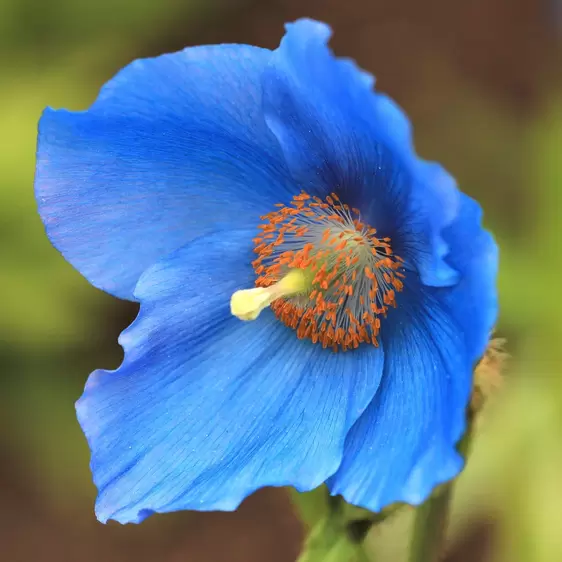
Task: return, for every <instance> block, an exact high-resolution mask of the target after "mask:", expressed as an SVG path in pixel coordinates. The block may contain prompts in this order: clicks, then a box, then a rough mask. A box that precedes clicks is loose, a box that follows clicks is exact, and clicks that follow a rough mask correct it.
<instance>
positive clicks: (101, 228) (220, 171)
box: [35, 45, 298, 299]
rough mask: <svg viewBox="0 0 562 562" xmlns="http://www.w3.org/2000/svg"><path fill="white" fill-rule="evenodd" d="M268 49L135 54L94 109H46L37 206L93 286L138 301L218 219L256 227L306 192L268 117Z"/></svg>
mask: <svg viewBox="0 0 562 562" xmlns="http://www.w3.org/2000/svg"><path fill="white" fill-rule="evenodd" d="M269 57H270V51H267V50H265V49H259V48H257V47H250V46H245V45H219V46H209V47H194V48H189V49H185V50H184V51H181V52H178V53H174V54H169V55H163V56H161V57H157V58H153V59H146V60H138V61H136V62H134V63H132V64H131V65H129V66H127V67H126V68H125V69H123V70H122V71H121V72H120V73H118V74H117V76H116V77H115V78H113V79H112V80H110V81H109V82H108V84H106V85H105V86H104V88H103V89H102V90H101V92H100V95H99V97H98V99H97V101H96V102H95V103H94V104H93V105H92V107H91V108H90V109H89V110H87V111H84V112H69V111H65V110H59V111H54V110H52V109H47V110H46V111H45V113H44V114H43V117H42V118H41V121H40V124H39V139H38V150H37V172H36V182H35V185H36V196H37V201H38V205H39V212H40V214H41V217H42V219H43V221H44V223H45V226H46V229H47V233H48V235H49V237H50V239H51V241H52V242H53V244H54V245H55V246H56V247H57V248H58V249H59V250H60V251H61V252H62V253H63V255H64V256H65V257H66V259H67V260H68V261H69V262H70V263H72V264H73V265H74V266H75V267H76V268H77V269H78V270H79V271H80V272H81V273H82V274H83V275H84V276H85V277H86V278H87V279H88V280H89V281H90V282H91V283H92V284H94V285H95V286H97V287H99V288H101V289H104V290H105V291H108V292H110V293H112V294H114V295H117V296H119V297H123V298H128V299H131V298H133V297H132V292H133V289H134V286H135V284H136V282H137V280H138V278H139V276H140V274H141V273H142V272H143V271H144V270H145V269H146V268H147V267H148V266H149V265H151V264H152V263H154V262H155V261H157V260H158V259H160V258H162V257H164V256H165V255H166V254H168V253H169V252H170V251H172V250H174V249H176V248H178V247H180V246H182V245H183V244H184V243H186V242H187V241H188V240H190V239H192V238H193V237H194V236H197V235H200V234H203V233H205V232H208V231H210V230H212V229H214V228H217V227H224V228H226V227H244V226H245V225H254V224H255V223H256V220H257V218H258V217H259V215H260V214H263V213H265V212H268V211H269V210H270V209H271V206H272V204H273V203H274V202H277V201H279V200H281V199H287V198H288V199H290V196H291V195H292V194H293V193H296V192H298V188H297V187H296V186H294V185H293V184H292V183H291V181H290V180H289V179H288V173H287V170H286V166H285V163H284V161H283V157H282V154H281V153H280V151H279V148H278V144H277V141H276V139H275V138H274V136H273V135H272V134H271V133H270V131H269V129H268V127H267V126H266V124H265V122H264V120H263V116H262V111H261V83H260V78H261V74H262V72H263V69H264V68H265V65H266V64H267V62H268V60H269Z"/></svg>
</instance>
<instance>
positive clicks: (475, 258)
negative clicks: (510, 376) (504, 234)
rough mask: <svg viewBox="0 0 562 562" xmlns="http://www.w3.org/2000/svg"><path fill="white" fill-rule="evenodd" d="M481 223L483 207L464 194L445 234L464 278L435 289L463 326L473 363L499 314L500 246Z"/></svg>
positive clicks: (451, 258) (453, 260) (451, 259)
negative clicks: (452, 285) (455, 215)
mask: <svg viewBox="0 0 562 562" xmlns="http://www.w3.org/2000/svg"><path fill="white" fill-rule="evenodd" d="M481 222H482V210H481V209H480V206H479V205H478V203H476V201H474V200H473V199H471V198H470V197H468V196H467V195H464V194H463V195H462V198H461V208H460V212H459V216H458V218H457V220H456V221H455V222H454V223H453V224H452V225H451V226H450V227H449V228H448V229H447V230H445V232H444V233H443V237H444V239H445V240H446V242H447V243H448V245H449V247H450V253H449V255H448V256H447V261H448V262H449V263H450V264H451V266H452V267H454V268H455V269H456V270H457V271H458V272H459V273H460V275H461V278H460V281H459V283H458V284H457V285H455V286H454V287H452V288H450V289H437V290H435V295H436V297H437V298H439V299H441V300H442V301H443V302H444V304H445V305H446V306H447V307H448V309H449V311H450V314H451V315H452V316H453V317H454V319H455V321H456V322H457V324H458V326H459V328H460V329H461V331H462V333H463V335H464V338H465V341H466V346H467V350H468V351H469V355H470V358H471V361H472V362H473V363H474V362H476V361H477V360H478V359H479V358H480V357H481V356H482V355H483V354H484V351H485V350H486V346H487V344H488V341H489V338H490V334H491V332H492V329H493V327H494V324H495V322H496V318H497V315H498V295H497V288H496V278H497V274H498V247H497V245H496V243H495V241H494V238H493V236H492V235H491V234H490V233H489V232H487V231H486V230H484V229H483V228H482V225H481Z"/></svg>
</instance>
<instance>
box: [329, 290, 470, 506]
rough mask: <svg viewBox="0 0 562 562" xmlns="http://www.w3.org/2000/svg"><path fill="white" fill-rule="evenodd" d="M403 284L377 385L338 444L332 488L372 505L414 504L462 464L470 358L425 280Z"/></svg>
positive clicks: (385, 338)
mask: <svg viewBox="0 0 562 562" xmlns="http://www.w3.org/2000/svg"><path fill="white" fill-rule="evenodd" d="M412 285H413V284H412V283H411V282H410V284H409V287H408V288H407V289H405V291H404V293H402V294H401V295H400V296H401V297H402V298H401V299H400V301H399V303H398V309H397V310H396V311H394V314H393V315H392V316H389V318H388V319H387V321H386V323H385V324H384V326H383V338H382V339H383V346H384V350H385V366H384V373H383V378H382V382H381V387H380V389H379V391H378V393H377V395H376V397H375V399H374V400H373V402H372V403H371V404H370V405H369V407H368V408H367V410H366V411H365V413H364V414H363V415H362V416H361V418H360V419H359V421H358V422H357V423H356V424H355V426H354V427H353V428H352V429H351V431H350V433H349V435H348V438H347V440H346V444H345V451H344V460H343V462H342V464H341V466H340V468H339V470H338V472H337V473H336V474H335V475H334V476H333V478H331V479H330V481H329V485H330V489H331V491H332V493H333V494H342V495H343V496H344V498H345V499H346V500H347V501H349V502H351V503H354V504H356V505H360V506H363V507H365V508H367V509H370V510H372V511H379V510H380V509H382V508H384V507H385V506H387V505H389V504H391V503H393V502H400V501H403V502H407V503H410V504H419V503H421V502H422V501H424V500H425V499H426V498H427V497H428V495H429V494H430V492H431V491H432V490H433V488H434V487H435V486H436V485H438V484H440V483H442V482H444V481H446V480H449V479H451V478H453V477H454V476H456V474H457V473H458V472H459V471H460V470H461V468H462V466H463V461H462V458H461V457H460V455H459V454H458V453H457V451H456V449H455V446H456V444H457V442H458V440H459V439H460V438H461V436H462V434H463V432H464V429H465V416H466V405H467V402H468V398H469V395H470V389H471V381H472V362H471V360H470V358H469V357H468V353H467V349H466V343H465V340H464V337H463V334H462V332H461V331H460V330H459V327H458V326H457V325H456V323H455V321H454V320H453V319H452V317H451V315H450V314H449V313H448V312H447V310H445V307H444V306H443V304H442V303H440V302H439V301H438V300H437V299H436V298H435V297H434V296H433V295H432V294H431V292H430V291H429V290H428V289H427V288H423V287H421V285H420V286H418V287H417V288H413V287H412Z"/></svg>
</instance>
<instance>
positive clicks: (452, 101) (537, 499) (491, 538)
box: [0, 0, 562, 562]
mask: <svg viewBox="0 0 562 562" xmlns="http://www.w3.org/2000/svg"><path fill="white" fill-rule="evenodd" d="M300 16H311V17H315V18H318V19H323V20H325V21H327V22H329V23H330V24H331V25H332V26H333V27H334V28H335V38H334V41H333V46H334V47H335V49H336V50H337V51H338V53H339V54H341V55H346V56H352V57H354V58H356V59H357V60H358V61H359V63H360V64H361V65H362V66H363V67H365V68H366V69H368V70H369V71H371V72H373V73H374V74H376V76H377V79H378V86H379V88H380V89H381V90H383V91H385V92H387V93H389V94H390V95H392V96H393V97H394V98H395V99H397V100H398V102H399V103H400V104H401V105H402V106H403V107H404V108H406V110H407V111H408V113H409V114H410V116H411V117H412V119H413V122H414V124H415V135H416V142H417V145H418V148H419V151H420V153H421V154H422V155H423V156H425V157H427V158H431V159H437V160H440V161H441V162H443V163H444V164H445V165H446V166H447V167H448V168H449V170H450V171H451V172H452V173H453V174H454V175H455V176H456V177H457V178H458V179H459V181H460V184H461V186H462V187H463V189H464V190H465V191H466V192H468V193H469V194H471V195H473V196H475V197H477V198H478V199H479V200H480V201H481V202H482V204H483V207H484V209H485V213H486V215H485V216H486V224H487V226H488V227H489V228H491V229H493V230H494V232H495V234H496V235H497V239H498V241H499V244H500V246H501V275H500V279H499V287H500V297H501V308H502V312H501V320H500V323H499V326H498V332H499V335H501V336H504V337H507V338H508V340H509V351H510V353H511V354H512V359H511V361H510V364H509V369H508V371H507V373H506V382H505V385H504V389H503V390H502V391H501V392H500V393H499V395H497V396H496V397H495V398H494V399H493V400H492V402H491V404H489V406H488V408H487V410H486V412H485V415H484V417H483V419H482V420H481V423H480V426H479V434H478V437H477V439H476V443H475V447H474V451H473V454H472V457H471V459H470V462H469V465H468V468H467V469H466V471H465V472H464V474H463V475H462V477H461V478H460V480H459V482H458V486H457V494H456V499H455V508H454V514H453V519H452V525H451V529H450V538H449V541H448V548H447V557H446V560H447V561H448V562H453V561H458V562H461V561H462V562H469V561H470V562H472V561H474V562H484V561H493V562H543V561H549V562H560V561H562V377H561V376H560V370H561V366H562V343H561V342H562V321H561V317H562V294H561V287H562V283H561V281H562V279H561V272H562V252H561V251H560V250H561V244H560V237H561V229H560V220H561V213H562V205H561V202H562V163H561V153H562V72H561V70H562V64H561V63H562V56H561V55H562V3H561V2H558V1H557V0H470V1H468V2H466V1H465V2H460V1H456V2H455V1H453V2H451V0H402V1H400V2H391V1H390V0H224V1H220V0H158V1H157V2H156V1H150V0H95V1H91V0H42V1H41V2H39V1H38V0H0V83H1V88H0V143H1V147H2V149H1V150H0V365H1V371H0V561H1V562H39V561H41V562H43V561H44V562H51V561H56V562H90V561H91V562H93V561H98V560H99V561H102V560H103V561H104V562H128V561H133V560H134V561H135V562H144V561H147V562H148V561H151V562H153V561H156V562H172V561H174V562H175V561H182V562H184V561H190V562H220V561H232V562H258V561H259V562H262V561H264V562H290V561H292V560H294V558H295V556H296V553H297V551H298V549H299V544H300V541H301V539H302V535H303V531H302V527H301V525H300V523H299V521H298V520H297V518H296V517H295V515H294V513H293V510H292V508H291V504H290V501H289V496H288V494H287V493H286V491H284V490H265V491H262V492H259V493H258V494H256V495H255V496H254V497H252V498H250V499H249V500H247V501H246V502H245V503H244V504H243V506H242V507H241V509H240V510H239V511H238V512H237V513H234V514H192V513H180V514H172V515H166V516H157V517H154V518H151V519H149V520H148V521H146V522H145V523H144V524H143V525H142V526H140V527H139V526H127V527H120V526H118V525H116V524H115V525H109V526H102V525H101V524H99V523H97V522H96V521H95V519H94V515H93V499H94V493H95V491H94V488H93V486H92V484H91V481H90V474H89V470H88V451H87V448H86V445H85V442H84V439H83V438H82V435H81V432H80V430H79V428H78V425H77V423H76V421H75V417H74V407H73V403H74V401H75V399H76V398H77V397H78V396H79V395H80V393H81V391H82V387H83V384H84V382H85V379H86V376H87V374H88V373H89V372H90V371H91V370H93V369H94V368H95V367H100V366H101V367H106V368H113V367H116V366H117V365H118V364H119V361H120V357H121V350H120V348H119V347H118V345H117V343H116V340H117V336H118V334H119V332H120V331H121V329H123V328H124V327H125V326H126V325H127V324H128V323H129V322H130V321H131V320H132V318H133V317H134V316H135V313H136V311H135V307H134V306H133V305H128V304H126V303H123V302H119V301H117V300H115V299H113V298H111V297H109V296H107V295H105V294H103V293H101V292H100V291H98V290H96V289H94V288H92V287H91V286H89V285H88V283H87V282H86V281H85V280H84V279H83V278H82V277H81V276H80V275H79V274H78V273H77V272H76V271H74V270H73V269H72V268H71V267H70V266H69V265H68V264H66V263H65V262H64V260H63V259H62V258H61V257H60V255H59V254H58V253H57V252H56V251H55V250H54V249H53V248H52V247H51V246H50V245H49V242H48V241H47V239H46V237H45V236H44V233H43V228H42V224H41V222H40V220H39V218H38V216H37V215H36V211H35V203H34V199H33V187H32V186H33V173H34V151H35V139H36V124H37V120H38V118H39V115H40V112H41V110H42V109H43V107H44V106H46V105H51V106H54V107H67V108H71V109H83V108H85V107H87V106H88V105H89V103H91V102H92V101H93V99H94V98H95V96H96V94H97V91H98V88H99V87H100V86H101V84H102V83H103V82H105V81H106V80H107V79H108V78H110V77H111V76H112V75H113V74H114V73H115V72H116V71H117V70H118V69H119V68H120V67H121V66H123V65H124V64H126V63H128V62H129V61H131V60H132V59H134V58H137V57H141V56H151V55H156V54H159V53H161V52H165V51H172V50H177V49H180V48H182V47H184V46H186V45H195V44H201V43H220V42H243V43H252V44H257V45H261V46H266V47H272V48H273V47H275V46H276V45H277V43H278V41H279V38H280V37H281V34H282V24H283V22H285V21H289V20H292V19H295V18H297V17H300ZM313 501H314V499H313V500H311V511H310V513H313V511H314V510H313V507H314V506H313V505H312V502H313ZM409 520H410V513H409V512H408V510H406V512H404V513H403V514H401V515H400V516H398V517H397V518H396V519H395V520H392V521H390V522H388V523H386V524H384V525H383V526H381V527H380V528H377V529H375V530H374V531H373V532H372V533H371V534H370V536H369V537H368V545H369V549H370V550H371V552H372V554H373V560H377V561H381V562H388V561H392V562H400V561H401V560H403V556H404V546H405V544H406V543H407V534H408V525H409V523H410V521H409Z"/></svg>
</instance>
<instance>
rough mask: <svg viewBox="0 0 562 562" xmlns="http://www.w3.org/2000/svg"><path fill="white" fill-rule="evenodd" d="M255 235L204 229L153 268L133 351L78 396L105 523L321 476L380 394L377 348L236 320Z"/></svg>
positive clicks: (232, 503) (141, 291)
mask: <svg viewBox="0 0 562 562" xmlns="http://www.w3.org/2000/svg"><path fill="white" fill-rule="evenodd" d="M251 236H252V233H251V232H248V231H230V232H228V234H226V233H217V234H211V235H208V236H204V237H202V238H199V239H197V240H194V241H193V242H191V243H189V244H188V245H186V246H185V247H184V248H182V249H181V250H178V251H177V252H175V253H174V254H173V255H171V256H169V257H168V258H167V259H165V260H164V261H162V262H160V263H159V264H157V265H155V266H153V267H152V268H150V269H149V270H148V271H147V272H146V273H145V274H144V275H143V276H142V277H141V279H140V281H139V284H138V286H137V289H136V292H135V295H136V296H137V298H138V299H139V300H140V302H141V311H140V314H139V317H138V318H137V320H136V321H135V322H134V323H133V324H132V326H131V327H130V328H129V329H127V330H126V331H125V332H124V333H123V334H122V336H121V340H120V341H121V343H122V345H123V347H124V349H125V359H124V361H123V364H122V365H121V367H120V368H119V369H118V370H117V371H114V372H106V371H97V372H95V373H94V374H92V376H91V378H90V380H89V382H88V385H87V387H86V390H85V393H84V395H83V397H82V398H81V399H80V401H79V402H78V405H77V410H78V416H79V420H80V423H81V425H82V428H83V429H84V432H85V434H86V436H87V438H88V441H89V444H90V447H91V450H92V471H93V474H94V481H95V483H96V485H97V486H98V489H99V497H98V501H97V506H96V511H97V515H98V517H99V519H100V520H101V521H106V520H107V519H115V520H117V521H120V522H139V521H141V520H142V519H143V518H144V517H146V516H147V515H149V514H150V513H152V512H164V511H174V510H178V509H198V510H210V509H221V510H230V509H234V508H235V507H237V505H238V504H239V503H240V502H241V501H242V499H243V498H244V497H245V496H247V495H248V494H249V493H251V492H252V491H253V490H255V489H256V488H259V487H262V486H267V485H288V484H291V485H294V486H296V487H297V488H298V489H300V490H308V489H311V488H314V487H315V486H318V485H319V484H321V483H322V482H323V481H324V480H325V479H326V478H327V477H328V476H329V475H330V474H332V473H333V472H334V471H335V470H336V469H337V467H338V466H339V463H340V461H341V456H342V450H343V444H344V440H345V436H346V434H347V431H348V430H349V428H350V427H351V426H352V424H353V423H354V422H355V421H356V420H357V418H358V417H359V415H360V414H361V413H362V412H363V411H364V409H365V408H366V406H367V404H368V403H369V402H370V400H371V399H372V397H373V395H374V394H375V392H376V389H377V387H378V384H379V380H380V376H381V373H382V365H383V354H382V351H381V350H379V349H376V348H374V347H372V346H365V347H363V348H361V349H359V350H357V352H356V353H353V354H349V353H340V354H333V353H331V352H327V351H326V350H324V349H322V347H321V346H318V345H313V344H312V343H310V342H306V341H301V340H297V339H296V338H295V334H294V332H293V331H292V330H290V329H288V328H286V327H285V326H284V325H282V324H281V323H280V322H278V321H277V320H276V319H275V318H274V317H273V315H272V314H271V313H269V312H266V313H263V314H262V316H261V317H260V318H259V319H258V320H256V321H254V322H241V321H239V320H238V319H236V318H234V317H232V316H231V315H230V311H229V304H228V303H229V296H230V294H231V293H232V292H233V291H234V290H236V289H239V288H242V287H245V286H248V285H249V284H250V283H252V281H253V274H252V271H251V266H250V260H251Z"/></svg>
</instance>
